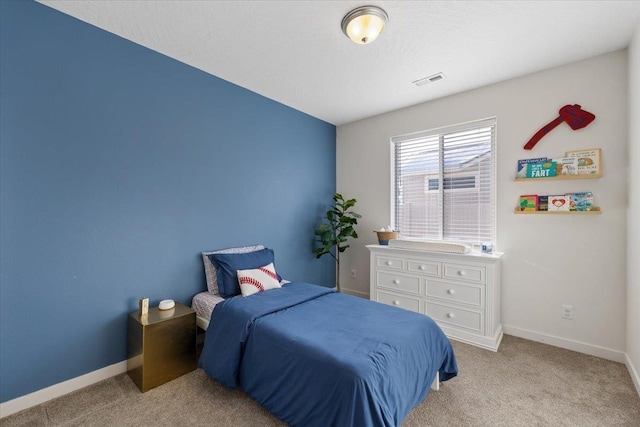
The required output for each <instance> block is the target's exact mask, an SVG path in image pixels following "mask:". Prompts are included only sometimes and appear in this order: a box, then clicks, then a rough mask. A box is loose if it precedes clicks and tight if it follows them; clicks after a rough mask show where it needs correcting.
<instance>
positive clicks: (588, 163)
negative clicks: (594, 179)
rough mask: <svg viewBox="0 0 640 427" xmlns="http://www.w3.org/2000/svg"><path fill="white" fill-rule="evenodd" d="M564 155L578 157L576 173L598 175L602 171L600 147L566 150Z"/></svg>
mask: <svg viewBox="0 0 640 427" xmlns="http://www.w3.org/2000/svg"><path fill="white" fill-rule="evenodd" d="M565 157H575V158H577V159H578V175H599V174H601V173H602V170H601V168H600V161H601V159H602V150H601V149H600V148H590V149H587V150H574V151H567V152H566V153H565Z"/></svg>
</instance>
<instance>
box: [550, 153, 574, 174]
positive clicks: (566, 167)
mask: <svg viewBox="0 0 640 427" xmlns="http://www.w3.org/2000/svg"><path fill="white" fill-rule="evenodd" d="M552 161H554V162H556V176H561V175H578V158H577V157H560V158H558V159H552Z"/></svg>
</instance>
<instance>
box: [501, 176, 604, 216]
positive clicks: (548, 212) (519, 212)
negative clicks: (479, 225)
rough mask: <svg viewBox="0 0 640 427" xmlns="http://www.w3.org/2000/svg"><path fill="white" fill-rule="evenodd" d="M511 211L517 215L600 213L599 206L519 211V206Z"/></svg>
mask: <svg viewBox="0 0 640 427" xmlns="http://www.w3.org/2000/svg"><path fill="white" fill-rule="evenodd" d="M536 179H539V178H536ZM513 213H515V214H518V215H602V211H601V210H600V208H595V207H594V208H593V210H591V211H521V210H520V208H515V209H514V211H513Z"/></svg>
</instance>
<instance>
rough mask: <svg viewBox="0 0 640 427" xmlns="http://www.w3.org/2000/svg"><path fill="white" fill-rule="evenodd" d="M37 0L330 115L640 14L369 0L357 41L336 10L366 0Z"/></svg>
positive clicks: (426, 91) (411, 92)
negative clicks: (383, 14)
mask: <svg viewBox="0 0 640 427" xmlns="http://www.w3.org/2000/svg"><path fill="white" fill-rule="evenodd" d="M40 3H43V4H45V5H47V6H50V7H52V8H54V9H57V10H59V11H61V12H64V13H67V14H69V15H71V16H74V17H76V18H78V19H81V20H83V21H85V22H88V23H90V24H93V25H95V26H97V27H100V28H102V29H105V30H107V31H110V32H112V33H114V34H117V35H119V36H121V37H124V38H125V39H128V40H131V41H133V42H135V43H138V44H140V45H142V46H146V47H148V48H150V49H153V50H155V51H157V52H160V53H163V54H165V55H167V56H170V57H172V58H175V59H177V60H179V61H182V62H184V63H186V64H189V65H192V66H194V67H196V68H199V69H201V70H203V71H206V72H208V73H210V74H213V75H215V76H218V77H220V78H223V79H225V80H228V81H230V82H232V83H235V84H237V85H239V86H242V87H245V88H247V89H250V90H252V91H254V92H257V93H259V94H261V95H264V96H266V97H268V98H271V99H274V100H276V101H278V102H281V103H283V104H285V105H288V106H290V107H293V108H296V109H298V110H300V111H303V112H305V113H307V114H309V115H311V116H314V117H317V118H320V119H322V120H325V121H327V122H329V123H333V124H335V125H341V124H344V123H349V122H352V121H355V120H359V119H362V118H365V117H370V116H373V115H376V114H380V113H384V112H387V111H391V110H395V109H398V108H402V107H407V106H410V105H414V104H418V103H422V102H425V101H430V100H433V99H436V98H440V97H443V96H447V95H451V94H454V93H458V92H462V91H465V90H469V89H473V88H477V87H480V86H485V85H488V84H491V83H495V82H499V81H502V80H506V79H510V78H513V77H517V76H521V75H524V74H528V73H532V72H535V71H540V70H543V69H547V68H551V67H554V66H558V65H562V64H566V63H570V62H574V61H577V60H580V59H584V58H588V57H592V56H595V55H599V54H603V53H606V52H611V51H614V50H618V49H622V48H624V47H626V46H628V44H629V42H630V40H631V38H632V35H633V32H634V30H635V29H636V28H637V26H638V23H639V22H640V1H374V2H371V3H372V4H375V5H376V6H380V7H382V8H384V9H385V10H386V11H387V13H388V14H389V23H388V25H387V27H386V28H385V30H384V32H383V33H382V35H381V36H380V37H379V38H378V39H377V40H376V41H375V42H373V43H372V44H370V45H364V46H363V45H356V44H354V43H353V42H351V41H350V40H349V39H348V38H347V37H345V36H344V35H343V34H342V32H341V29H340V22H341V20H342V17H343V16H344V15H345V14H346V13H347V12H349V11H350V10H351V9H353V8H355V7H358V6H362V5H365V4H369V2H368V0H365V1H206V0H199V1H194V0H182V1H178V0H156V1H150V0H142V1H138V0H129V1H121V0H83V1H77V0H74V1H68V0H55V1H51V0H40ZM439 72H443V73H444V74H445V75H446V79H444V80H441V81H439V82H436V83H430V84H427V85H425V86H421V87H417V86H415V85H413V84H412V83H411V82H412V81H414V80H417V79H420V78H423V77H426V76H430V75H432V74H435V73H439Z"/></svg>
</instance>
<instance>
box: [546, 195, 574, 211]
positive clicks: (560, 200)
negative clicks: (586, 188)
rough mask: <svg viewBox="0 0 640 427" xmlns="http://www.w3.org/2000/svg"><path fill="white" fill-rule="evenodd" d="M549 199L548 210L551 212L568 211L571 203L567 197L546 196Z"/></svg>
mask: <svg viewBox="0 0 640 427" xmlns="http://www.w3.org/2000/svg"><path fill="white" fill-rule="evenodd" d="M547 197H548V198H549V199H548V200H549V205H548V210H549V211H550V212H553V211H569V209H570V206H571V202H570V201H569V197H567V195H565V194H563V195H558V196H547Z"/></svg>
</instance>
